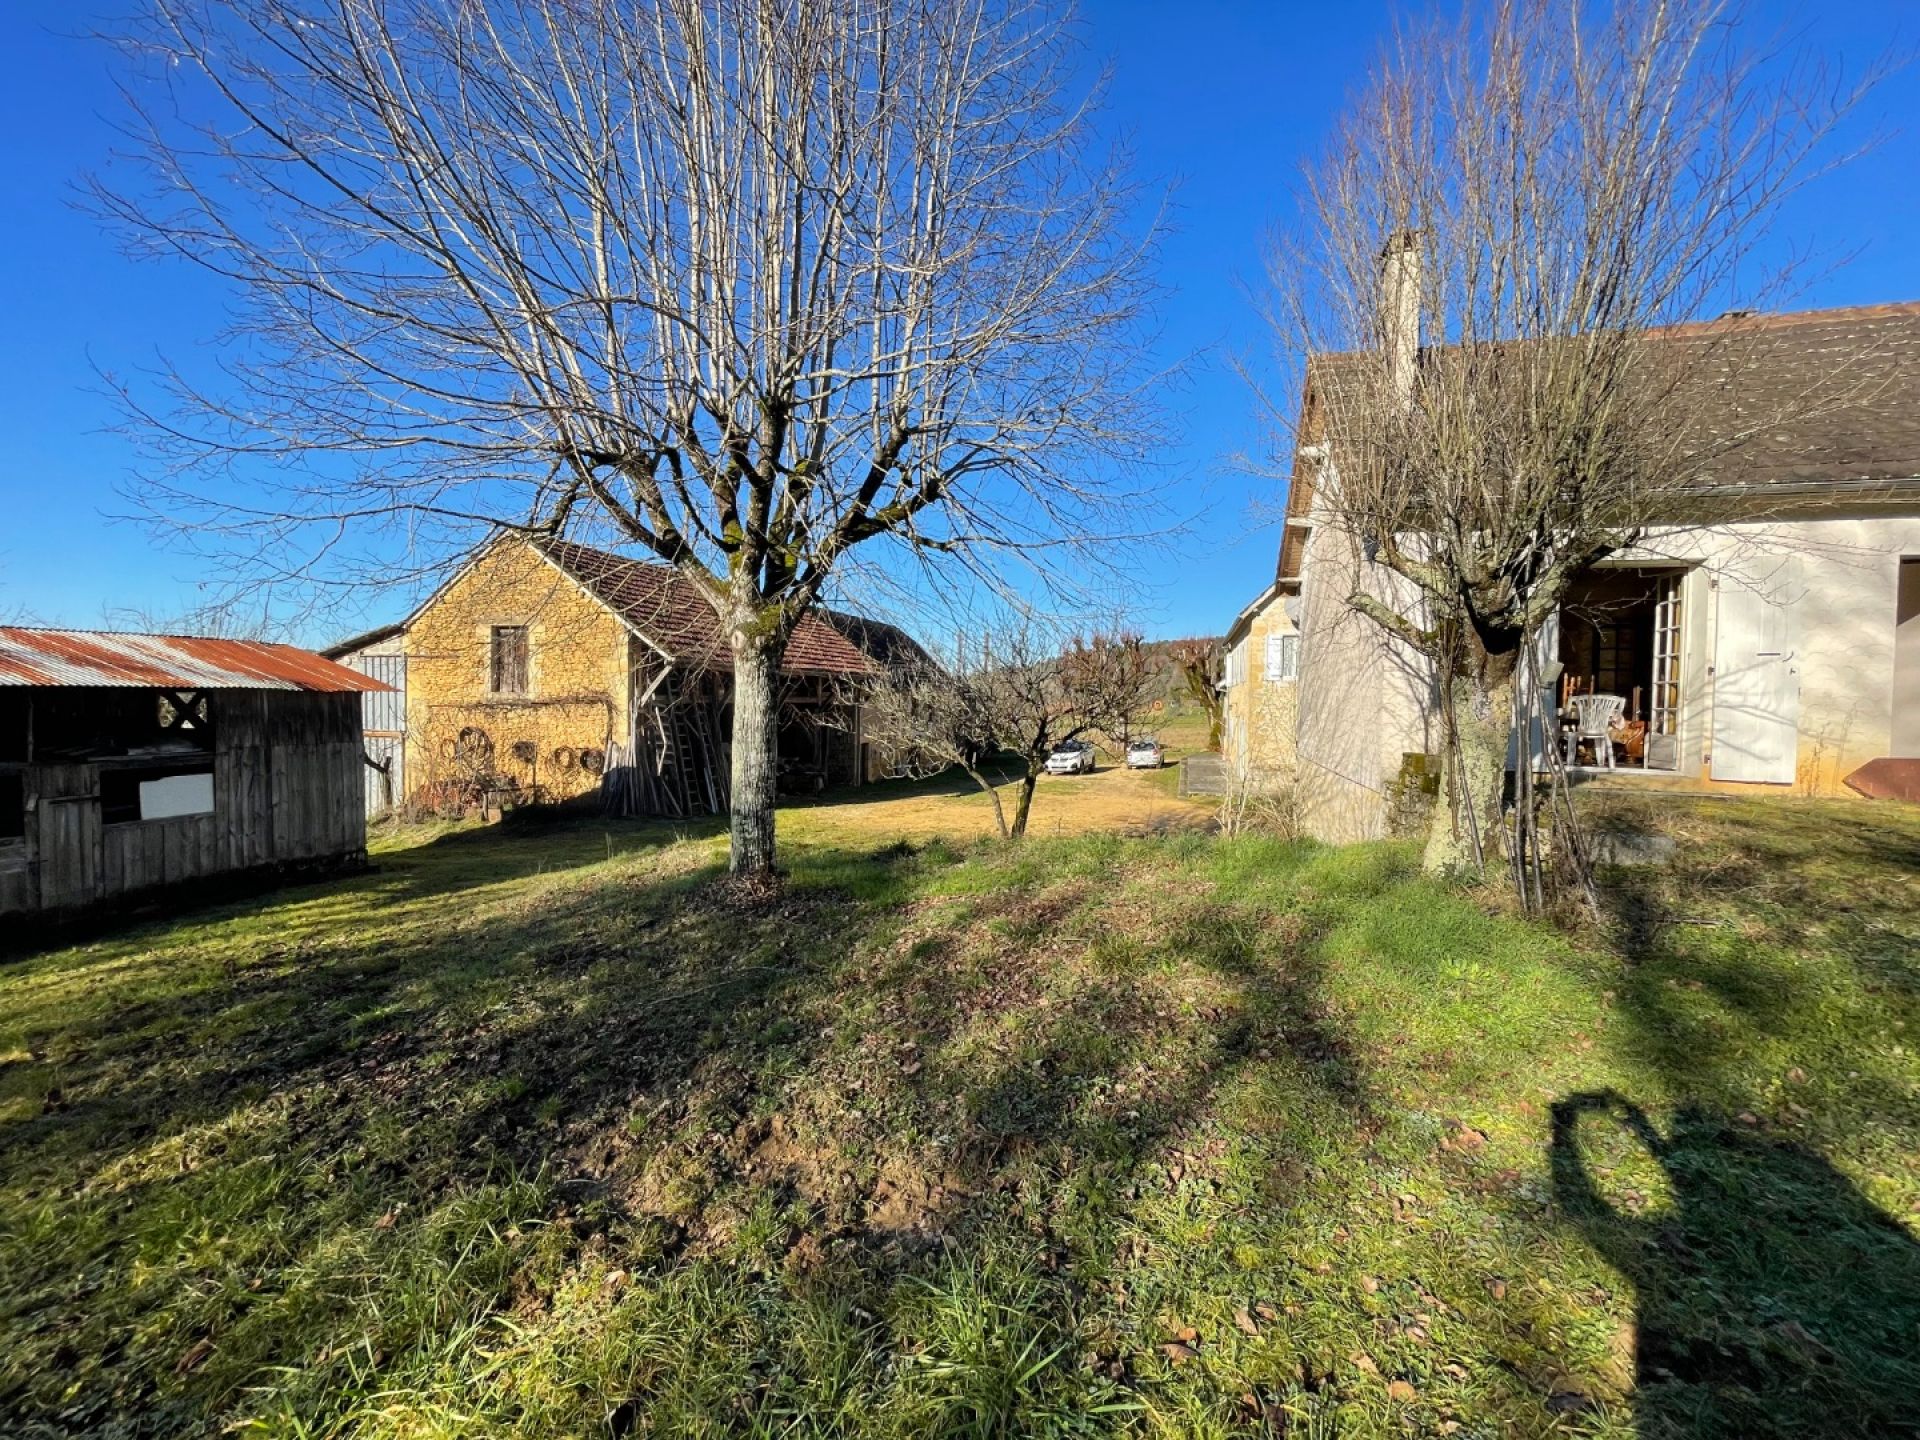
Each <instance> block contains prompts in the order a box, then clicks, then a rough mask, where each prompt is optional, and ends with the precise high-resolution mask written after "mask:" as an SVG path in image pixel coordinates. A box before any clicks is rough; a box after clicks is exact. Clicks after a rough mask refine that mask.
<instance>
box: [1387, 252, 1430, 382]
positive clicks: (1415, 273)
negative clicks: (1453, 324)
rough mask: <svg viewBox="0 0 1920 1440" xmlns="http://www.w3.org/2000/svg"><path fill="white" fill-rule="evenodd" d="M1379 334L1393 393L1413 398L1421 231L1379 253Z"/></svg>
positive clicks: (1418, 328) (1417, 362) (1418, 347)
mask: <svg viewBox="0 0 1920 1440" xmlns="http://www.w3.org/2000/svg"><path fill="white" fill-rule="evenodd" d="M1380 333H1381V335H1382V337H1383V339H1384V341H1385V344H1386V350H1387V366H1388V372H1389V373H1390V374H1391V375H1392V377H1393V391H1394V394H1396V395H1398V396H1399V397H1400V399H1401V400H1402V402H1405V401H1408V400H1411V399H1412V398H1413V377H1414V369H1415V367H1416V366H1417V365H1418V364H1419V361H1420V232H1419V231H1418V230H1402V231H1400V232H1399V233H1398V234H1396V235H1394V236H1393V237H1392V238H1391V239H1389V240H1388V241H1387V244H1386V248H1385V249H1383V250H1382V251H1381V252H1380Z"/></svg>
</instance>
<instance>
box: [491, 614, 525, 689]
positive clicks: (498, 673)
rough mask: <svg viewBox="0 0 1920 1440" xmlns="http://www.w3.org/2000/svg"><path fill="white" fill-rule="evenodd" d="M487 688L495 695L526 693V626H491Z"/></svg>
mask: <svg viewBox="0 0 1920 1440" xmlns="http://www.w3.org/2000/svg"><path fill="white" fill-rule="evenodd" d="M489 688H490V689H491V690H492V691H493V693H494V694H496V695H524V694H526V693H527V627H526V626H524V625H496V626H494V627H493V672H492V676H491V680H490V682H489Z"/></svg>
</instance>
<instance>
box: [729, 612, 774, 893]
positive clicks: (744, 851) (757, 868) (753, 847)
mask: <svg viewBox="0 0 1920 1440" xmlns="http://www.w3.org/2000/svg"><path fill="white" fill-rule="evenodd" d="M731 630H732V634H731V645H732V649H733V771H732V775H733V779H732V790H733V794H732V810H733V814H732V832H731V833H732V849H731V853H730V856H729V859H728V866H727V868H728V869H730V870H731V871H732V872H733V873H734V874H735V875H746V876H766V875H771V874H773V807H774V801H775V799H776V797H777V795H778V791H779V767H778V763H777V761H778V751H779V743H778V736H779V732H780V701H779V673H780V654H781V651H782V650H783V649H784V648H785V647H784V644H783V640H782V638H781V637H773V638H769V637H767V636H765V635H763V634H761V633H759V629H758V626H757V625H756V624H755V623H754V622H753V621H748V622H746V623H744V624H736V625H734V626H732V627H731Z"/></svg>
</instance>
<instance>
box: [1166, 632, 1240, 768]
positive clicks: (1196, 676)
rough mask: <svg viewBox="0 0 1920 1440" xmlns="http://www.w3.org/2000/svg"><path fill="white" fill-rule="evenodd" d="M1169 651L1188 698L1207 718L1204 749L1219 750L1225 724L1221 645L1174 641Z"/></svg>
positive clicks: (1217, 643) (1199, 639)
mask: <svg viewBox="0 0 1920 1440" xmlns="http://www.w3.org/2000/svg"><path fill="white" fill-rule="evenodd" d="M1168 648H1169V653H1170V654H1171V655H1172V656H1173V663H1174V664H1175V665H1176V666H1178V667H1179V670H1180V679H1181V681H1182V683H1184V684H1185V685H1186V687H1187V694H1188V695H1189V696H1191V697H1192V698H1193V700H1194V702H1195V703H1196V704H1197V705H1199V707H1200V709H1201V711H1202V713H1204V714H1205V715H1206V717H1207V749H1209V750H1218V749H1219V748H1220V730H1221V726H1222V724H1223V723H1224V722H1225V720H1226V704H1225V702H1224V700H1223V699H1222V697H1221V694H1220V678H1221V673H1222V672H1221V666H1222V664H1223V663H1224V655H1223V653H1222V651H1221V648H1220V642H1219V641H1218V640H1211V639H1205V638H1195V639H1188V640H1176V641H1174V642H1173V644H1172V645H1171V646H1170V647H1168Z"/></svg>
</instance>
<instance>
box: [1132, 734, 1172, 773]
mask: <svg viewBox="0 0 1920 1440" xmlns="http://www.w3.org/2000/svg"><path fill="white" fill-rule="evenodd" d="M1166 763H1167V752H1166V749H1165V747H1164V746H1162V745H1161V743H1160V742H1159V741H1158V740H1156V739H1154V738H1153V736H1151V735H1138V736H1135V737H1134V738H1133V739H1131V740H1129V741H1128V742H1127V768H1128V769H1129V770H1158V769H1159V768H1160V767H1161V766H1162V765H1164V764H1166Z"/></svg>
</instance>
